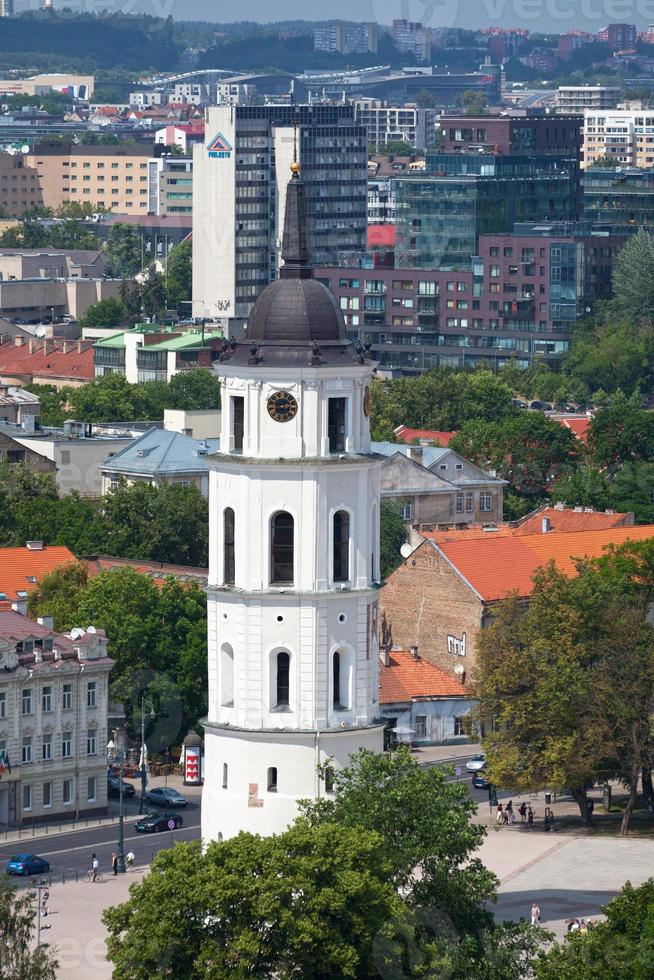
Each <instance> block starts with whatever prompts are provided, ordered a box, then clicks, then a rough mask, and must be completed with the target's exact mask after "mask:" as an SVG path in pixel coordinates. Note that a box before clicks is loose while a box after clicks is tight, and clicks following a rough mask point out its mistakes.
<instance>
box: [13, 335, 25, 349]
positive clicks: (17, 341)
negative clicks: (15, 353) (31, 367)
mask: <svg viewBox="0 0 654 980" xmlns="http://www.w3.org/2000/svg"><path fill="white" fill-rule="evenodd" d="M24 343H25V338H24V337H14V347H22V346H23V344H24Z"/></svg>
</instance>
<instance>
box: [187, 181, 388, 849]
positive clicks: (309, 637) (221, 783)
mask: <svg viewBox="0 0 654 980" xmlns="http://www.w3.org/2000/svg"><path fill="white" fill-rule="evenodd" d="M291 169H292V170H293V176H292V178H291V180H290V182H289V185H288V190H287V196H286V212H285V221H284V240H283V245H282V257H283V259H284V265H283V266H282V268H281V270H280V278H279V279H277V280H275V281H274V282H272V283H271V284H270V285H269V286H267V287H266V288H265V289H264V290H263V292H262V293H261V295H260V296H259V298H258V300H257V301H256V303H255V305H254V307H253V309H252V312H251V314H250V317H249V320H248V327H247V331H246V337H245V340H244V342H243V343H241V344H234V345H233V346H232V347H230V348H229V349H228V350H227V352H226V353H225V354H224V355H223V359H222V361H221V363H220V365H219V367H218V372H219V374H220V375H221V378H222V430H221V451H220V453H218V454H217V455H215V456H213V457H211V458H210V460H209V462H210V465H211V468H212V472H211V474H210V497H209V514H210V518H209V519H210V545H209V549H210V558H209V565H210V567H209V583H210V584H209V587H208V618H209V711H208V717H207V719H206V721H205V723H204V726H205V783H204V792H203V797H202V837H203V839H204V840H205V841H208V840H215V839H222V838H227V837H231V836H233V835H234V834H237V833H238V832H239V831H241V830H247V831H251V832H254V833H261V834H270V833H275V832H279V831H282V830H283V829H284V828H285V827H286V826H287V825H288V824H289V823H290V822H291V821H292V820H293V818H294V817H295V815H296V813H297V801H298V799H301V798H306V797H317V796H321V795H323V794H328V793H329V792H330V790H331V787H330V779H329V778H327V780H323V779H319V777H318V773H317V766H318V764H319V763H326V762H328V761H329V760H333V761H332V763H331V765H332V767H333V768H336V767H342V766H344V765H347V763H348V761H349V757H350V755H351V754H352V753H353V752H355V751H357V750H358V749H360V748H368V749H372V750H374V751H381V749H382V740H383V739H382V735H383V727H382V726H381V725H380V724H379V723H378V721H377V716H378V707H379V706H378V648H377V620H378V589H379V578H380V576H379V467H380V465H381V460H379V459H378V458H377V457H375V456H374V455H371V454H370V431H369V419H368V414H369V410H370V394H369V388H368V385H369V383H370V380H371V375H372V368H373V365H372V364H371V362H370V361H369V360H367V358H366V356H365V354H364V352H363V351H362V350H361V349H360V348H358V349H357V348H355V347H354V345H353V344H352V343H351V342H350V341H349V340H348V338H347V336H346V332H345V324H344V321H343V316H342V314H341V311H340V309H339V308H338V305H337V303H336V300H335V299H334V297H333V295H332V294H331V293H330V292H329V291H328V290H327V289H326V288H325V287H324V286H323V285H322V284H321V283H319V282H317V281H316V280H315V279H314V278H313V270H312V267H311V264H310V257H309V246H308V235H307V220H306V206H305V199H304V187H303V185H302V181H301V179H300V176H299V166H298V165H297V164H294V165H293V166H292V168H291Z"/></svg>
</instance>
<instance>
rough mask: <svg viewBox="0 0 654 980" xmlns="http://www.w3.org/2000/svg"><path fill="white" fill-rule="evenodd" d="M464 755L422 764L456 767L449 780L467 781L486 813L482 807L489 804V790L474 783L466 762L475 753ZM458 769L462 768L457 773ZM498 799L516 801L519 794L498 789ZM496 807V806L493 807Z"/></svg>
mask: <svg viewBox="0 0 654 980" xmlns="http://www.w3.org/2000/svg"><path fill="white" fill-rule="evenodd" d="M474 754H475V753H473V754H471V755H467V756H463V758H457V759H456V760H455V761H454V762H425V763H423V764H422V766H423V768H424V769H433V767H434V766H448V767H452V768H453V769H454V774H453V775H452V776H450V777H449V779H448V782H453V783H466V784H467V786H468V789H469V791H470V795H471V796H472V798H473V800H474V801H475V802H476V803H477V805H478V806H479V811H480V813H482V815H485V814H484V810H483V809H482V808H483V807H484V806H486V807H487V806H488V790H487V789H477V788H476V787H475V786H473V785H472V773H469V772H468V771H467V769H466V762H469V761H470V759H472V758H473V755H474ZM457 770H460V772H459V774H458V775H457ZM497 798H498V800H500V801H501V800H511V799H512V800H513V801H514V802H515V801H516V800H518V798H519V794H518V793H516V792H513V791H512V790H498V793H497ZM493 809H494V808H493Z"/></svg>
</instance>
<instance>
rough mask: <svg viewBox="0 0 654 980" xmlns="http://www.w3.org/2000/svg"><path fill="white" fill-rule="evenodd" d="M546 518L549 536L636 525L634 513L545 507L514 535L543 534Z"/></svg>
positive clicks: (522, 522)
mask: <svg viewBox="0 0 654 980" xmlns="http://www.w3.org/2000/svg"><path fill="white" fill-rule="evenodd" d="M544 517H546V518H547V519H548V520H549V522H550V531H549V532H548V533H549V534H551V532H552V531H567V532H570V531H603V530H605V529H606V528H608V527H630V526H632V525H633V523H634V515H633V514H632V513H627V514H617V513H613V514H609V513H607V512H606V511H601V510H577V509H575V508H571V507H564V508H558V507H543V508H542V509H541V510H537V511H536V512H535V513H534V514H530V515H528V516H527V517H526V518H525V519H524V520H523V521H521V522H520V524H519V525H518V526H517V527H515V528H514V529H513V533H514V534H518V535H521V534H539V533H541V530H542V522H543V518H544Z"/></svg>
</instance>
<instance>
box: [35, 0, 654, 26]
mask: <svg viewBox="0 0 654 980" xmlns="http://www.w3.org/2000/svg"><path fill="white" fill-rule="evenodd" d="M54 4H55V7H63V6H66V7H70V8H72V9H73V10H78V9H79V10H80V11H83V10H86V11H94V10H101V9H105V10H106V9H109V10H124V11H125V12H130V13H136V12H141V13H148V14H154V15H155V16H158V17H167V16H168V15H172V17H174V18H175V20H208V21H213V22H214V23H220V22H223V23H225V22H228V21H238V20H253V21H259V22H265V23H268V22H270V21H278V20H328V19H334V18H343V19H344V20H353V21H362V20H375V21H377V22H378V23H380V24H390V23H391V22H392V21H393V19H394V18H396V17H406V18H408V19H410V20H417V21H422V23H423V24H425V25H427V26H429V27H467V28H474V27H489V26H502V27H525V28H527V29H528V30H530V31H554V32H557V33H561V32H563V31H566V30H569V29H570V28H581V29H583V30H586V31H592V32H593V33H594V32H596V31H598V30H600V29H601V28H602V27H605V26H606V24H608V23H611V22H613V23H615V22H623V23H625V22H626V23H628V24H636V25H637V26H638V27H639V28H643V27H645V26H647V25H648V24H654V0H329V2H327V3H326V2H321V0H308V2H306V0H305V2H304V3H300V2H299V0H277V2H276V3H271V2H270V0H239V2H238V3H234V2H225V0H54ZM40 5H41V0H17V3H16V7H17V9H19V10H20V9H25V8H30V7H32V8H33V7H37V6H40Z"/></svg>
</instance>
